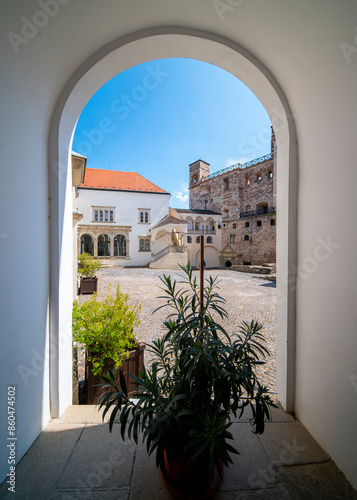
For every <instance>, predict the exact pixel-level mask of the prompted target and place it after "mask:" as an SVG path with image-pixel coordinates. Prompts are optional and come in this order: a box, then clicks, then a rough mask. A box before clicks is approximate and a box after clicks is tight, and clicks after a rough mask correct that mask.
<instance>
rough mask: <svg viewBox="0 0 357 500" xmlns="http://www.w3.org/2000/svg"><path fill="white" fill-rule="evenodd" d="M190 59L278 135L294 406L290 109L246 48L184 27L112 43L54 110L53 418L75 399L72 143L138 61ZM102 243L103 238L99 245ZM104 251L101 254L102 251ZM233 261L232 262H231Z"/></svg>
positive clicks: (283, 353)
mask: <svg viewBox="0 0 357 500" xmlns="http://www.w3.org/2000/svg"><path fill="white" fill-rule="evenodd" d="M168 57H188V58H192V59H197V60H202V61H205V62H209V63H211V64H214V65H216V66H219V67H221V68H222V69H225V70H226V71H229V72H230V73H231V74H233V75H235V76H236V77H237V78H239V79H240V80H242V81H243V82H244V83H245V84H246V85H247V86H248V87H249V88H250V90H252V92H254V94H255V95H256V96H257V98H258V99H259V100H260V101H261V103H262V104H263V106H264V107H265V109H266V110H267V112H268V114H269V116H270V119H271V122H272V125H273V127H274V130H275V134H276V141H277V147H278V150H279V156H278V159H277V209H278V211H279V219H278V226H279V231H278V236H277V260H278V262H279V266H278V273H277V291H278V299H279V300H278V301H277V330H278V334H277V337H278V343H277V393H278V399H279V400H280V402H281V403H282V405H283V406H284V407H285V408H286V409H288V410H293V409H294V388H295V381H294V380H295V379H294V371H295V367H294V363H295V357H294V351H295V296H296V290H295V287H294V286H293V283H294V272H295V271H294V270H295V269H296V200H297V152H296V133H295V126H294V121H293V117H292V113H291V111H290V107H289V104H288V102H287V100H286V98H285V95H284V93H283V91H282V89H281V88H280V86H279V84H278V82H277V81H276V80H275V78H274V76H273V75H272V74H271V73H270V72H269V71H268V70H267V68H266V67H265V66H264V64H262V62H260V61H259V60H257V59H256V58H255V57H254V56H253V55H252V54H250V53H249V52H247V51H246V50H245V49H244V48H242V47H240V46H238V45H236V44H234V43H232V42H231V41H230V40H227V39H225V38H223V37H219V36H216V35H212V34H210V33H207V32H201V31H198V30H190V29H186V28H182V29H180V28H156V29H150V30H144V31H142V32H138V33H134V34H131V35H128V36H126V37H123V38H121V39H118V40H114V41H113V42H111V43H109V44H108V45H106V46H104V47H102V48H101V49H100V50H98V51H97V52H96V53H94V54H93V55H92V56H91V57H89V59H88V60H87V61H86V62H84V63H83V64H82V65H81V67H80V68H78V70H77V71H76V72H75V73H74V74H73V76H72V77H71V79H70V80H69V81H68V82H67V84H66V85H65V87H64V88H63V91H62V94H61V95H60V97H59V99H58V101H57V105H56V108H55V110H54V113H53V116H52V122H51V130H50V138H49V175H50V203H51V214H52V219H51V220H52V224H51V228H50V231H51V243H50V244H51V271H50V272H51V290H50V346H51V348H50V349H51V352H50V359H51V367H50V399H51V412H52V417H54V418H55V417H57V416H58V415H60V414H61V413H62V412H63V411H64V409H65V408H66V407H67V405H68V404H70V402H71V396H70V395H69V394H68V391H69V389H70V387H71V378H70V376H69V375H68V376H64V373H65V372H66V373H67V371H68V372H69V373H70V366H71V327H70V325H71V305H72V303H71V298H70V297H69V295H68V293H67V290H68V287H71V282H72V274H71V266H68V265H67V262H68V260H71V256H70V254H69V251H66V250H65V249H67V248H71V238H72V236H71V220H70V218H69V215H68V214H70V211H71V210H70V207H71V193H70V192H69V189H68V185H69V183H68V182H67V179H68V177H69V174H70V168H71V166H70V153H71V139H72V135H73V131H74V128H75V124H76V122H77V120H78V117H79V115H80V114H81V112H82V110H83V108H84V106H85V104H86V103H87V101H88V100H89V98H90V97H91V96H92V95H93V94H94V93H95V92H96V91H97V90H98V89H99V88H100V87H101V86H102V85H103V84H104V83H106V82H107V81H108V80H109V79H110V78H112V77H113V76H115V75H116V74H118V73H119V72H122V71H125V70H126V69H128V68H130V67H132V66H135V65H137V64H140V63H143V62H146V61H149V60H154V59H160V58H168ZM98 244H99V241H98ZM98 254H99V251H98ZM227 262H230V261H227Z"/></svg>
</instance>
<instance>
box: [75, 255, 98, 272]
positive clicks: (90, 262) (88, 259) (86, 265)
mask: <svg viewBox="0 0 357 500" xmlns="http://www.w3.org/2000/svg"><path fill="white" fill-rule="evenodd" d="M78 263H79V265H78V274H79V276H81V277H82V278H94V276H95V273H96V272H97V271H99V269H100V268H101V267H102V265H101V263H100V260H94V259H93V257H92V256H91V254H90V253H87V252H84V253H81V255H80V256H79V257H78Z"/></svg>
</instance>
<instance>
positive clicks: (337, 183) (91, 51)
mask: <svg viewBox="0 0 357 500" xmlns="http://www.w3.org/2000/svg"><path fill="white" fill-rule="evenodd" d="M49 4H50V2H49V1H48V2H46V1H45V2H41V3H39V2H38V1H37V0H19V1H17V2H10V1H4V2H3V3H2V7H1V9H2V15H1V21H0V32H1V40H2V43H1V46H0V60H1V75H2V76H1V81H0V89H1V96H2V98H1V99H0V117H1V118H0V119H1V149H0V155H1V169H2V170H1V185H0V205H1V213H2V214H11V216H5V217H3V218H2V219H1V225H0V255H1V259H0V266H1V269H0V280H1V284H2V286H1V292H0V294H1V296H0V304H1V333H2V337H1V339H2V348H1V349H0V353H1V354H0V356H1V359H0V367H1V377H0V381H1V382H0V383H1V387H0V390H1V394H2V395H6V393H7V389H8V387H9V386H16V393H17V403H16V404H17V406H16V413H17V415H18V420H17V429H16V432H17V437H18V441H17V443H18V444H17V449H16V456H17V459H20V458H21V456H22V455H23V454H24V453H25V452H26V450H27V449H28V447H29V446H30V445H31V443H32V442H33V441H34V439H35V438H36V437H37V435H38V434H39V432H40V431H41V429H43V427H44V426H45V425H46V423H47V422H48V420H49V418H50V416H51V415H52V417H54V418H55V417H57V416H58V415H60V414H62V413H63V411H64V410H65V409H66V407H67V406H68V405H69V404H71V400H72V366H71V363H72V344H71V307H72V293H71V291H72V285H73V276H72V261H73V245H72V243H73V237H72V197H71V175H70V151H71V147H72V146H71V140H72V135H73V131H74V128H75V125H76V122H77V120H78V118H79V116H80V113H81V112H82V110H83V108H84V106H85V105H86V103H87V102H88V100H89V99H90V98H91V97H92V96H93V94H94V93H95V92H96V91H97V90H98V89H99V88H100V87H101V86H102V85H103V84H104V83H106V82H107V81H108V80H109V79H110V78H112V77H114V76H115V75H116V74H118V73H119V72H121V71H124V70H126V69H128V68H130V67H132V66H135V65H136V64H139V63H143V62H146V63H147V64H150V65H151V67H152V68H153V71H156V73H155V75H156V77H157V79H159V78H160V74H159V73H158V72H157V67H159V68H160V64H159V63H155V62H154V61H155V60H157V59H162V58H165V57H190V58H195V59H199V60H202V61H206V62H209V63H212V64H215V65H217V66H219V67H221V68H223V69H225V70H227V71H229V72H231V73H232V74H233V75H235V76H236V77H237V78H239V79H241V80H242V81H243V82H244V83H245V84H246V85H247V86H248V87H249V88H250V89H251V90H252V91H253V92H254V93H255V95H256V96H257V97H258V99H260V101H261V102H262V104H263V105H264V106H265V108H266V110H267V112H268V114H269V116H270V119H271V121H272V124H273V126H274V130H275V133H276V139H277V147H278V150H279V159H278V161H277V210H278V213H279V220H278V226H277V289H278V300H277V318H278V320H277V323H278V325H277V327H278V331H277V391H278V398H279V400H280V401H281V402H282V404H283V405H284V407H285V408H288V409H290V410H295V413H296V415H297V416H298V418H299V419H300V420H301V422H302V423H303V424H304V425H305V426H306V428H307V429H308V430H309V431H310V432H311V434H312V435H313V436H314V437H315V439H317V441H318V442H319V443H320V444H321V445H322V447H323V448H324V449H325V450H326V451H327V453H329V454H330V455H331V456H332V458H333V459H334V460H335V462H336V463H337V465H338V466H339V467H340V468H341V469H342V471H343V472H344V473H345V474H346V476H347V478H348V479H349V480H350V481H351V482H352V483H353V484H354V486H355V487H357V460H356V449H357V427H356V415H357V338H356V337H357V334H356V324H357V315H356V314H357V312H356V311H357V308H356V296H357V290H356V283H357V274H356V273H357V266H356V248H357V232H356V231H355V230H354V228H355V225H356V220H355V219H356V209H355V186H356V185H357V169H356V157H357V149H356V148H357V145H356V132H355V131H356V116H357V99H356V98H355V94H356V82H357V39H356V36H357V33H356V31H357V30H356V26H357V3H356V1H355V0H341V1H340V2H337V1H336V2H334V1H326V0H315V1H314V2H311V0H299V1H296V2H281V1H280V0H270V1H269V2H267V1H266V0H252V1H249V2H248V1H237V2H235V1H228V0H227V1H225V0H222V1H221V2H214V1H213V2H207V0H195V2H192V1H191V0H181V1H171V2H168V1H167V0H155V1H153V0H137V1H136V2H124V1H121V0H116V1H114V0H108V1H107V2H96V1H95V0H88V1H86V2H73V1H72V2H69V1H63V0H61V1H59V0H58V1H57V0H53V2H52V5H55V7H57V10H56V8H55V9H52V14H51V15H50V14H46V12H45V10H44V9H45V8H44V7H43V6H44V5H49ZM54 11H56V12H55V13H54ZM39 12H40V13H41V12H42V16H41V15H38V13H39ZM118 19H119V20H120V22H119V23H118ZM252 21H254V22H252ZM29 23H30V24H29ZM153 27H154V28H153ZM222 91H224V90H222ZM263 135H264V134H263V133H262V134H258V136H257V137H256V138H253V139H255V144H256V145H257V146H259V140H260V138H261V137H262V136H263ZM256 156H258V154H257V155H256ZM163 168H164V167H163ZM15 192H16V196H15ZM14 200H16V202H14ZM10 208H11V210H10ZM24 242H26V246H24ZM24 277H25V278H26V281H24V282H23V278H24ZM20 282H22V283H23V284H22V288H21V290H19V288H18V283H20ZM0 414H1V415H3V416H4V415H6V414H7V400H6V397H2V398H1V401H0ZM20 416H21V418H20ZM2 429H3V431H2V432H3V434H2V436H3V438H5V435H4V434H5V433H6V428H5V427H4V426H3V428H2ZM0 463H1V479H3V478H5V476H6V474H7V473H8V465H7V454H6V447H5V446H3V447H2V448H1V456H0Z"/></svg>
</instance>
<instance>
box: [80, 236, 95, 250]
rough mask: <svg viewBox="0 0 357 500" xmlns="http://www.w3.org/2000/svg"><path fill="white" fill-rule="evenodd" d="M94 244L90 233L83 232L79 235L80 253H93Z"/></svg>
mask: <svg viewBox="0 0 357 500" xmlns="http://www.w3.org/2000/svg"><path fill="white" fill-rule="evenodd" d="M93 250H94V245H93V238H92V237H91V235H90V234H83V236H82V237H81V253H85V252H86V253H90V254H91V255H94V251H93Z"/></svg>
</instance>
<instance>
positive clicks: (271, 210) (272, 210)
mask: <svg viewBox="0 0 357 500" xmlns="http://www.w3.org/2000/svg"><path fill="white" fill-rule="evenodd" d="M275 213H276V210H275V207H269V208H268V207H263V208H258V209H257V210H248V211H247V212H241V213H240V214H239V217H240V218H241V219H244V217H254V216H255V215H266V214H275Z"/></svg>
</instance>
